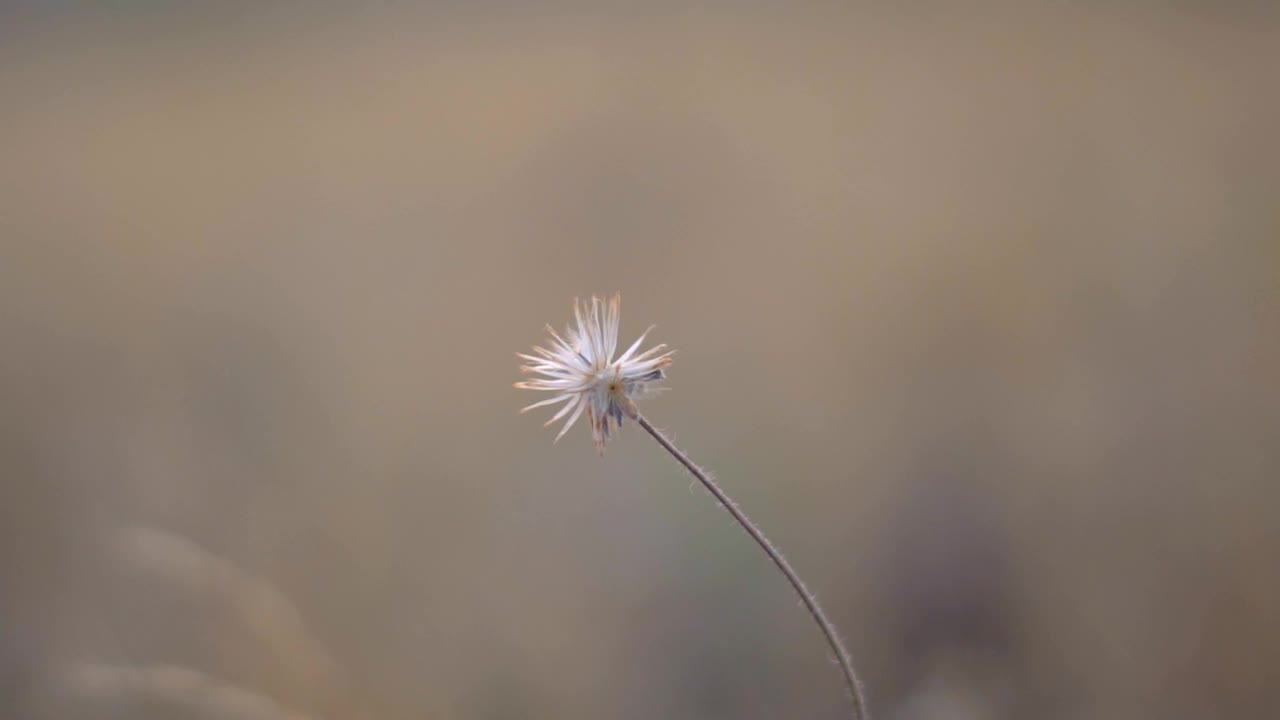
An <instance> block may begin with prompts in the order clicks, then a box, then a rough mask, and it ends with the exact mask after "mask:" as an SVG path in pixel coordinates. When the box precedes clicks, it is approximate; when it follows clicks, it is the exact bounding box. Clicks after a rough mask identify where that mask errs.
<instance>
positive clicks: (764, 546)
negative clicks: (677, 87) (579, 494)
mask: <svg viewBox="0 0 1280 720" xmlns="http://www.w3.org/2000/svg"><path fill="white" fill-rule="evenodd" d="M627 410H628V411H629V412H628V414H629V415H632V417H634V419H635V421H636V422H637V423H639V424H640V427H642V428H644V429H645V431H646V432H648V433H649V434H650V435H652V436H653V439H654V440H657V441H658V444H659V445H661V446H662V447H663V448H665V449H666V451H667V452H669V453H671V455H672V457H674V458H675V459H676V460H679V461H680V464H681V465H684V467H685V469H687V470H688V471H689V472H691V473H693V476H694V477H696V478H697V479H698V482H700V483H702V486H703V487H705V488H706V489H707V491H708V492H710V493H711V494H712V495H714V496H715V498H716V500H719V501H720V504H721V505H723V506H724V508H725V509H726V510H728V511H729V514H730V515H732V516H733V519H734V520H737V521H738V524H739V525H741V526H742V529H743V530H746V531H747V534H748V535H750V536H751V539H752V540H755V541H756V544H757V545H759V546H760V549H761V550H764V554H765V555H768V556H769V559H770V560H772V561H773V564H774V565H777V566H778V569H779V570H781V571H782V574H783V575H785V576H786V578H787V581H788V582H790V583H791V587H792V588H794V589H795V591H796V594H797V595H799V596H800V600H801V601H803V602H804V606H805V607H806V608H808V610H809V614H810V615H812V616H813V620H814V622H816V623H818V627H819V628H821V629H822V634H823V635H825V636H826V638H827V644H829V645H830V646H831V649H832V651H834V652H835V654H836V660H837V661H838V662H839V663H840V670H841V671H843V672H844V681H845V684H846V685H848V686H849V694H850V698H851V700H852V702H853V717H854V718H855V719H856V720H867V718H868V715H867V710H866V702H865V701H864V700H863V698H862V683H861V682H859V681H858V676H857V674H855V673H854V671H853V660H852V659H850V657H849V651H848V650H846V649H845V647H844V643H842V642H840V636H839V635H838V634H836V628H835V626H834V625H832V624H831V621H830V620H829V619H827V616H826V613H824V612H822V608H821V607H819V606H818V599H817V598H816V597H814V595H813V593H812V592H810V591H809V588H807V587H805V584H804V581H802V580H801V579H800V576H799V575H797V574H796V571H795V570H793V569H792V568H791V563H789V562H787V559H786V558H785V557H783V556H782V553H780V552H778V549H777V548H776V547H774V546H773V543H771V542H769V540H768V539H767V538H765V536H764V533H762V532H760V528H758V527H756V526H755V523H753V522H751V520H750V518H748V517H747V516H746V514H745V513H743V512H742V510H740V509H739V508H738V506H737V505H736V504H734V502H733V500H730V499H729V496H728V495H726V494H725V493H724V491H723V490H721V489H720V487H719V486H718V485H716V484H715V483H714V482H712V480H711V477H710V476H709V475H708V474H707V472H706V471H705V470H703V469H702V468H700V467H698V466H697V464H695V463H694V462H693V460H690V459H689V456H688V455H686V454H684V452H682V451H681V450H680V449H679V448H677V447H676V446H675V445H673V444H672V443H671V441H670V440H668V439H667V436H666V435H663V434H662V431H660V430H658V429H657V428H655V427H654V426H653V425H651V424H650V423H649V421H648V420H646V419H645V417H644V416H643V415H641V414H640V413H639V411H637V410H636V409H635V406H634V405H632V406H631V407H629V408H627Z"/></svg>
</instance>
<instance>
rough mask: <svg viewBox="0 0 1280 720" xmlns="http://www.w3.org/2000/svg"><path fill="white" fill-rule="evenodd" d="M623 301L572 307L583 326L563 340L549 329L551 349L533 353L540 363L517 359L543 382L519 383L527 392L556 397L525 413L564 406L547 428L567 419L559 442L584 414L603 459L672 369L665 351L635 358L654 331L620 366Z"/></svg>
mask: <svg viewBox="0 0 1280 720" xmlns="http://www.w3.org/2000/svg"><path fill="white" fill-rule="evenodd" d="M620 302H621V298H620V297H619V296H618V295H614V296H613V298H612V299H610V300H609V302H608V304H606V303H605V301H604V300H601V299H600V298H598V297H594V296H593V297H592V298H591V302H590V304H587V303H582V302H579V301H578V300H577V299H575V300H574V301H573V315H574V318H575V319H576V320H577V323H578V326H577V327H576V328H574V327H569V326H566V327H565V332H564V335H563V336H562V335H560V334H559V333H557V332H556V331H555V330H554V329H553V328H552V327H551V326H550V325H548V326H547V332H548V333H550V336H551V337H550V340H549V342H548V343H547V344H548V345H550V346H551V349H549V350H548V349H546V348H542V347H534V348H533V351H534V352H535V353H537V354H538V356H539V357H534V356H533V355H525V354H524V353H516V355H517V356H518V357H520V358H523V359H525V360H527V361H528V362H529V364H528V365H522V366H521V367H520V370H521V371H522V372H527V373H535V374H537V375H541V376H542V377H538V378H534V379H533V380H527V381H525V382H518V383H516V387H518V388H523V389H525V390H544V391H547V392H553V393H556V395H555V397H551V398H548V399H546V400H542V401H540V402H536V403H534V404H532V405H530V406H528V407H526V408H524V409H522V410H521V411H520V412H527V411H529V410H532V409H533V408H536V407H542V406H544V405H554V404H556V403H561V402H563V403H564V406H563V407H561V408H560V409H559V411H557V412H556V414H555V415H554V416H553V417H552V418H551V419H550V420H548V421H547V422H546V424H547V425H550V424H552V423H554V422H556V421H557V420H559V419H560V418H562V417H565V416H566V415H568V416H569V419H568V420H567V421H565V424H564V427H563V428H561V429H560V433H559V434H558V435H556V440H559V439H560V438H561V437H563V436H564V434H565V433H566V432H568V431H569V428H571V427H573V424H574V423H575V422H577V420H578V417H579V416H581V415H582V413H583V411H584V410H585V411H586V413H587V419H588V422H590V423H591V438H592V440H594V441H595V445H596V449H597V450H599V451H600V453H601V454H603V453H604V446H605V443H607V442H608V441H609V438H610V436H612V434H613V431H614V429H615V428H616V427H618V426H621V425H622V418H623V416H624V415H625V416H627V417H631V418H635V416H636V411H635V403H634V401H635V399H636V398H638V397H643V396H644V395H645V393H646V392H647V391H649V390H650V389H651V388H652V384H653V383H655V382H658V381H660V380H662V379H664V378H665V377H666V375H665V374H664V373H663V371H662V369H663V368H665V367H666V366H668V365H670V364H671V355H672V353H673V352H674V351H668V350H667V346H666V345H655V346H654V347H652V348H650V349H648V350H646V351H644V352H642V353H640V354H638V355H637V354H636V350H637V349H639V347H640V343H642V342H644V339H645V336H647V335H648V334H649V331H650V330H653V327H652V326H650V328H649V330H645V331H644V333H643V334H642V335H640V337H639V338H638V339H637V340H636V341H635V342H634V343H632V344H631V347H629V348H627V351H626V352H624V353H622V355H620V356H619V357H618V359H617V360H614V359H613V353H614V351H615V350H617V347H618V320H619V308H618V306H619V304H620Z"/></svg>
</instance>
